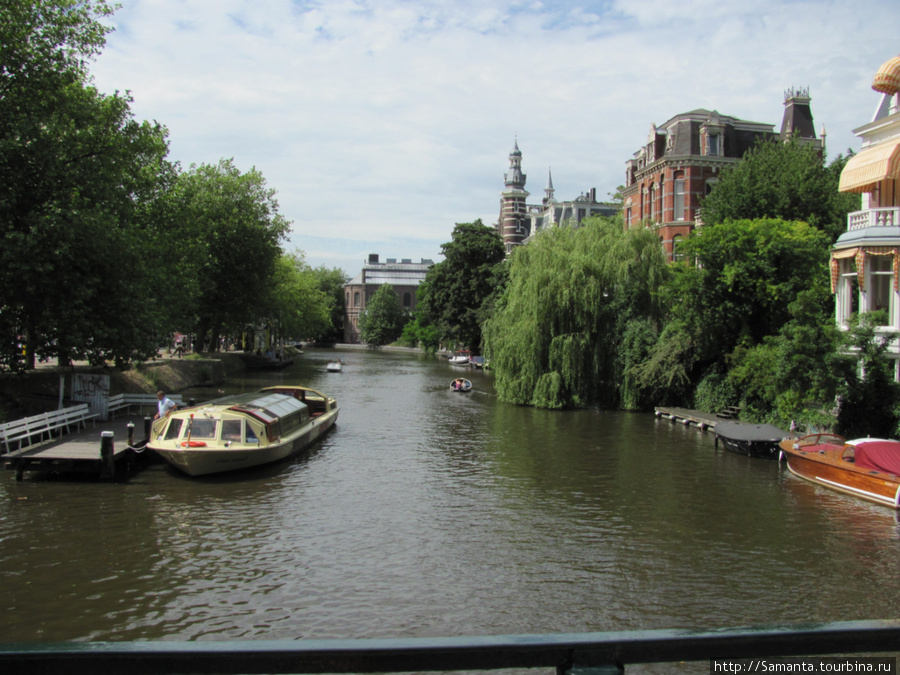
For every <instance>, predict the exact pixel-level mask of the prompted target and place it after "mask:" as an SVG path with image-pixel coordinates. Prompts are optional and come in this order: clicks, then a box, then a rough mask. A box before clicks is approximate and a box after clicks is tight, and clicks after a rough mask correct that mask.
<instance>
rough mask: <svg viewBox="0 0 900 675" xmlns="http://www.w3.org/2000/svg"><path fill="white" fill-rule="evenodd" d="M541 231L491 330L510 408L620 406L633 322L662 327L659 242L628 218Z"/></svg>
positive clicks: (518, 258)
mask: <svg viewBox="0 0 900 675" xmlns="http://www.w3.org/2000/svg"><path fill="white" fill-rule="evenodd" d="M583 225H584V226H583V227H581V228H578V229H573V228H568V227H561V228H553V229H551V230H547V231H544V232H542V233H540V234H539V235H538V236H537V237H535V238H533V239H532V240H531V241H530V242H529V243H528V245H527V246H522V247H520V248H518V249H517V250H516V251H515V254H514V255H513V256H512V260H511V264H510V268H509V285H508V287H507V288H506V292H505V294H504V295H503V297H502V299H501V300H500V302H499V303H498V304H497V308H496V311H495V312H494V315H493V317H492V318H491V319H490V320H488V322H487V324H486V326H485V329H484V331H485V333H484V334H485V354H486V356H487V357H488V358H489V359H490V361H491V367H492V368H493V369H494V372H495V373H496V382H497V392H498V395H499V396H500V398H501V399H502V400H505V401H508V402H511V403H516V404H520V405H534V406H539V407H547V408H563V407H570V406H586V405H590V404H594V403H599V404H601V405H605V406H608V407H613V406H616V405H618V404H619V401H620V394H621V389H620V387H621V383H622V373H623V370H624V368H623V360H622V358H621V350H620V347H621V345H622V342H623V335H624V334H625V332H626V328H627V326H628V325H629V324H630V323H631V322H638V321H641V320H643V321H646V322H648V325H650V326H654V327H655V325H656V322H657V320H658V318H659V308H658V306H657V302H656V299H655V298H656V291H657V289H658V287H659V286H660V284H661V283H662V282H663V280H664V279H665V276H666V274H667V268H666V263H665V256H664V252H663V249H662V247H661V246H660V245H659V239H658V237H657V236H656V234H655V233H654V232H653V231H652V230H650V229H646V228H634V229H631V230H628V231H624V230H623V228H622V226H621V220H620V219H601V218H590V219H586V220H585V221H584V223H583Z"/></svg>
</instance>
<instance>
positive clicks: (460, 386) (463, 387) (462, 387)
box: [450, 377, 472, 393]
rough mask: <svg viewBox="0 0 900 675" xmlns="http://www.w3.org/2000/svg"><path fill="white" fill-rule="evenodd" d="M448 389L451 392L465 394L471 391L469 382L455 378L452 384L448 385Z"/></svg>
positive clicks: (462, 378) (461, 378)
mask: <svg viewBox="0 0 900 675" xmlns="http://www.w3.org/2000/svg"><path fill="white" fill-rule="evenodd" d="M450 389H452V390H453V391H458V392H460V393H465V392H467V391H472V383H471V382H469V380H467V379H466V378H464V377H457V378H456V379H455V380H453V382H451V383H450Z"/></svg>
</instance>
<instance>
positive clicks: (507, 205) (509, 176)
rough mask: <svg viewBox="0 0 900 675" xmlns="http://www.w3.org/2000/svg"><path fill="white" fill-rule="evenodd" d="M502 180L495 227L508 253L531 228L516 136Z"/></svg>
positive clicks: (520, 241) (520, 155)
mask: <svg viewBox="0 0 900 675" xmlns="http://www.w3.org/2000/svg"><path fill="white" fill-rule="evenodd" d="M503 182H504V184H505V185H506V189H505V190H503V192H501V193H500V221H499V222H498V223H497V229H498V230H500V237H501V238H502V239H503V243H504V245H505V247H506V252H507V253H509V252H510V251H511V250H512V249H513V248H514V247H516V246H518V245H519V244H521V243H522V242H523V241H524V240H525V238H526V237H527V236H528V234H529V231H530V229H531V227H530V221H529V219H528V207H527V205H526V204H525V200H526V199H527V197H528V192H527V191H526V190H525V174H524V173H522V151H521V150H519V139H518V137H517V138H516V140H515V142H514V143H513V149H512V150H511V151H510V153H509V171H507V172H506V173H505V174H503Z"/></svg>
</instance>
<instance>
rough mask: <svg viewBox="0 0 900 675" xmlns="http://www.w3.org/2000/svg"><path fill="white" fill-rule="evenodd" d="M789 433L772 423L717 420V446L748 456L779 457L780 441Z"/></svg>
mask: <svg viewBox="0 0 900 675" xmlns="http://www.w3.org/2000/svg"><path fill="white" fill-rule="evenodd" d="M787 436H788V433H787V432H786V431H782V430H781V429H779V428H778V427H776V426H772V425H771V424H747V423H744V422H717V423H716V447H718V445H719V442H720V441H721V443H722V446H723V447H724V448H725V449H726V450H729V451H731V452H734V453H737V454H739V455H746V456H747V457H762V458H764V459H778V454H779V452H780V451H781V447H780V446H779V443H781V441H782V440H783V439H785V438H787Z"/></svg>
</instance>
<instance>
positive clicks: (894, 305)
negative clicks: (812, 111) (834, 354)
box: [831, 56, 900, 381]
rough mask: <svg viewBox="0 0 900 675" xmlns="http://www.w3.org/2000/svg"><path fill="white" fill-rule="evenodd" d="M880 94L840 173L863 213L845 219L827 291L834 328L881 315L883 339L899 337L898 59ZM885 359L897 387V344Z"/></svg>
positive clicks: (887, 68)
mask: <svg viewBox="0 0 900 675" xmlns="http://www.w3.org/2000/svg"><path fill="white" fill-rule="evenodd" d="M872 89H874V90H875V91H877V92H879V93H880V94H881V98H880V100H879V103H878V107H877V108H876V110H875V114H874V116H873V117H872V120H871V121H870V122H869V123H868V124H864V125H863V126H861V127H859V128H857V129H854V130H853V133H854V134H856V135H857V136H859V137H860V138H861V139H862V148H861V149H860V151H859V152H858V153H857V154H856V155H854V156H853V157H851V158H850V159H849V160H848V161H847V164H846V165H845V166H844V170H843V172H842V173H841V182H840V190H841V192H859V193H861V196H862V203H861V206H862V208H861V210H860V211H855V212H853V213H851V214H849V215H848V216H847V231H846V232H845V233H844V234H842V235H841V236H840V237H838V239H837V241H836V242H835V245H834V247H833V249H832V251H831V290H832V291H833V292H834V293H835V310H836V320H837V323H838V326H840V327H842V328H847V327H848V326H849V322H850V317H851V316H852V315H854V314H857V313H861V312H872V311H876V310H884V311H885V314H884V316H885V323H884V325H883V326H881V327H880V328H879V330H880V331H881V332H883V333H888V332H898V331H900V291H898V289H900V56H897V57H894V58H893V59H891V60H889V61H887V62H886V63H885V64H884V65H882V66H881V68H880V69H879V70H878V72H877V73H876V74H875V78H874V80H873V82H872ZM888 356H889V357H890V358H891V359H893V361H894V379H896V380H898V381H900V343H898V341H897V340H894V341H893V343H892V344H891V346H890V350H889V354H888Z"/></svg>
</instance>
